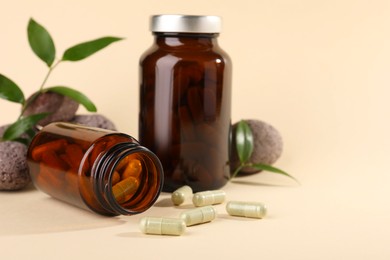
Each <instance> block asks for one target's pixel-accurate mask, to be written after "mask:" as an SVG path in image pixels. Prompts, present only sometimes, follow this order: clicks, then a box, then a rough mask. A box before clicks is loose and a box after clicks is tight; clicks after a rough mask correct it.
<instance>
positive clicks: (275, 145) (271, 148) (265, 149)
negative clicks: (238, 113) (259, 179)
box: [231, 119, 283, 174]
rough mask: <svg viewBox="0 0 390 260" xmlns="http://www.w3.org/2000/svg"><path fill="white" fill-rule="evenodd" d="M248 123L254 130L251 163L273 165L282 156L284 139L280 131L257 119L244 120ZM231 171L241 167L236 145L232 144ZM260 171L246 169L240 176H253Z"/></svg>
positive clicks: (235, 125) (234, 128)
mask: <svg viewBox="0 0 390 260" xmlns="http://www.w3.org/2000/svg"><path fill="white" fill-rule="evenodd" d="M244 121H246V122H247V123H248V125H249V126H250V128H251V130H252V134H253V140H254V147H253V153H252V156H251V158H250V159H249V162H252V163H262V164H268V165H272V164H274V163H275V162H276V161H277V160H278V159H279V157H280V156H281V154H282V151H283V139H282V136H281V135H280V133H279V131H278V130H277V129H276V128H275V127H273V126H272V125H270V124H268V123H266V122H263V121H260V120H255V119H248V120H244ZM237 124H238V122H237V123H235V124H234V125H233V136H234V135H235V130H236V128H237ZM231 157H232V158H231V170H232V171H234V169H236V168H237V167H238V166H239V164H240V163H239V159H238V155H237V150H236V146H235V143H234V142H233V143H232V156H231ZM257 172H260V170H257V169H254V168H251V167H245V168H243V169H242V170H241V171H240V174H253V173H257Z"/></svg>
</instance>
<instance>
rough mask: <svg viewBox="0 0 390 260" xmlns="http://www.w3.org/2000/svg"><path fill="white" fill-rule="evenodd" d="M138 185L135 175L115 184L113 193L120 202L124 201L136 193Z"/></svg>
mask: <svg viewBox="0 0 390 260" xmlns="http://www.w3.org/2000/svg"><path fill="white" fill-rule="evenodd" d="M138 187H139V182H138V180H137V179H136V178H134V177H129V178H127V179H124V180H122V181H120V182H118V183H117V184H115V185H114V186H113V187H112V194H113V195H114V197H115V199H116V200H117V201H118V203H124V202H126V201H127V200H129V199H130V198H131V197H132V196H133V195H134V194H135V192H136V191H137V189H138Z"/></svg>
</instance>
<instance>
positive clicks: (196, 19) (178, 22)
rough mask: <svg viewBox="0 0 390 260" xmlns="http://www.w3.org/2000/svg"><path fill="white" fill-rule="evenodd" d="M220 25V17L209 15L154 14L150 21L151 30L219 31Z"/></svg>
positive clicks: (178, 31)
mask: <svg viewBox="0 0 390 260" xmlns="http://www.w3.org/2000/svg"><path fill="white" fill-rule="evenodd" d="M221 27H222V21H221V17H219V16H209V15H170V14H164V15H154V16H152V17H151V23H150V30H151V31H152V32H177V33H180V32H182V33H183V32H186V33H219V32H221Z"/></svg>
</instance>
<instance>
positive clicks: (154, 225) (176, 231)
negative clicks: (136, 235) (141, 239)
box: [139, 217, 186, 236]
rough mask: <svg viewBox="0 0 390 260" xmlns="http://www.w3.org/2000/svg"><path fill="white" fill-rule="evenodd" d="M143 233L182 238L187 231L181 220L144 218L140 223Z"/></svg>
mask: <svg viewBox="0 0 390 260" xmlns="http://www.w3.org/2000/svg"><path fill="white" fill-rule="evenodd" d="M139 226H140V229H141V231H142V233H145V234H154V235H170V236H180V235H182V234H183V233H184V231H185V229H186V223H185V222H184V220H183V219H181V218H156V217H144V218H142V219H141V221H140V223H139Z"/></svg>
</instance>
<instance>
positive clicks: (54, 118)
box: [23, 92, 79, 126]
mask: <svg viewBox="0 0 390 260" xmlns="http://www.w3.org/2000/svg"><path fill="white" fill-rule="evenodd" d="M30 100H31V97H30V98H29V99H27V102H29V101H30ZM78 108H79V103H77V102H76V101H74V100H72V99H70V98H69V97H66V96H63V95H60V94H57V93H54V92H45V93H42V94H40V95H39V96H38V97H37V98H36V99H35V100H34V101H32V103H31V104H30V105H29V106H28V108H27V109H26V110H25V111H24V113H23V115H24V116H28V115H33V114H38V113H50V114H49V115H48V116H47V117H45V118H43V119H42V120H40V121H39V122H38V125H41V126H45V125H47V124H50V123H52V122H60V121H65V122H68V121H70V120H72V118H73V117H74V115H75V114H76V111H77V109H78Z"/></svg>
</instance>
